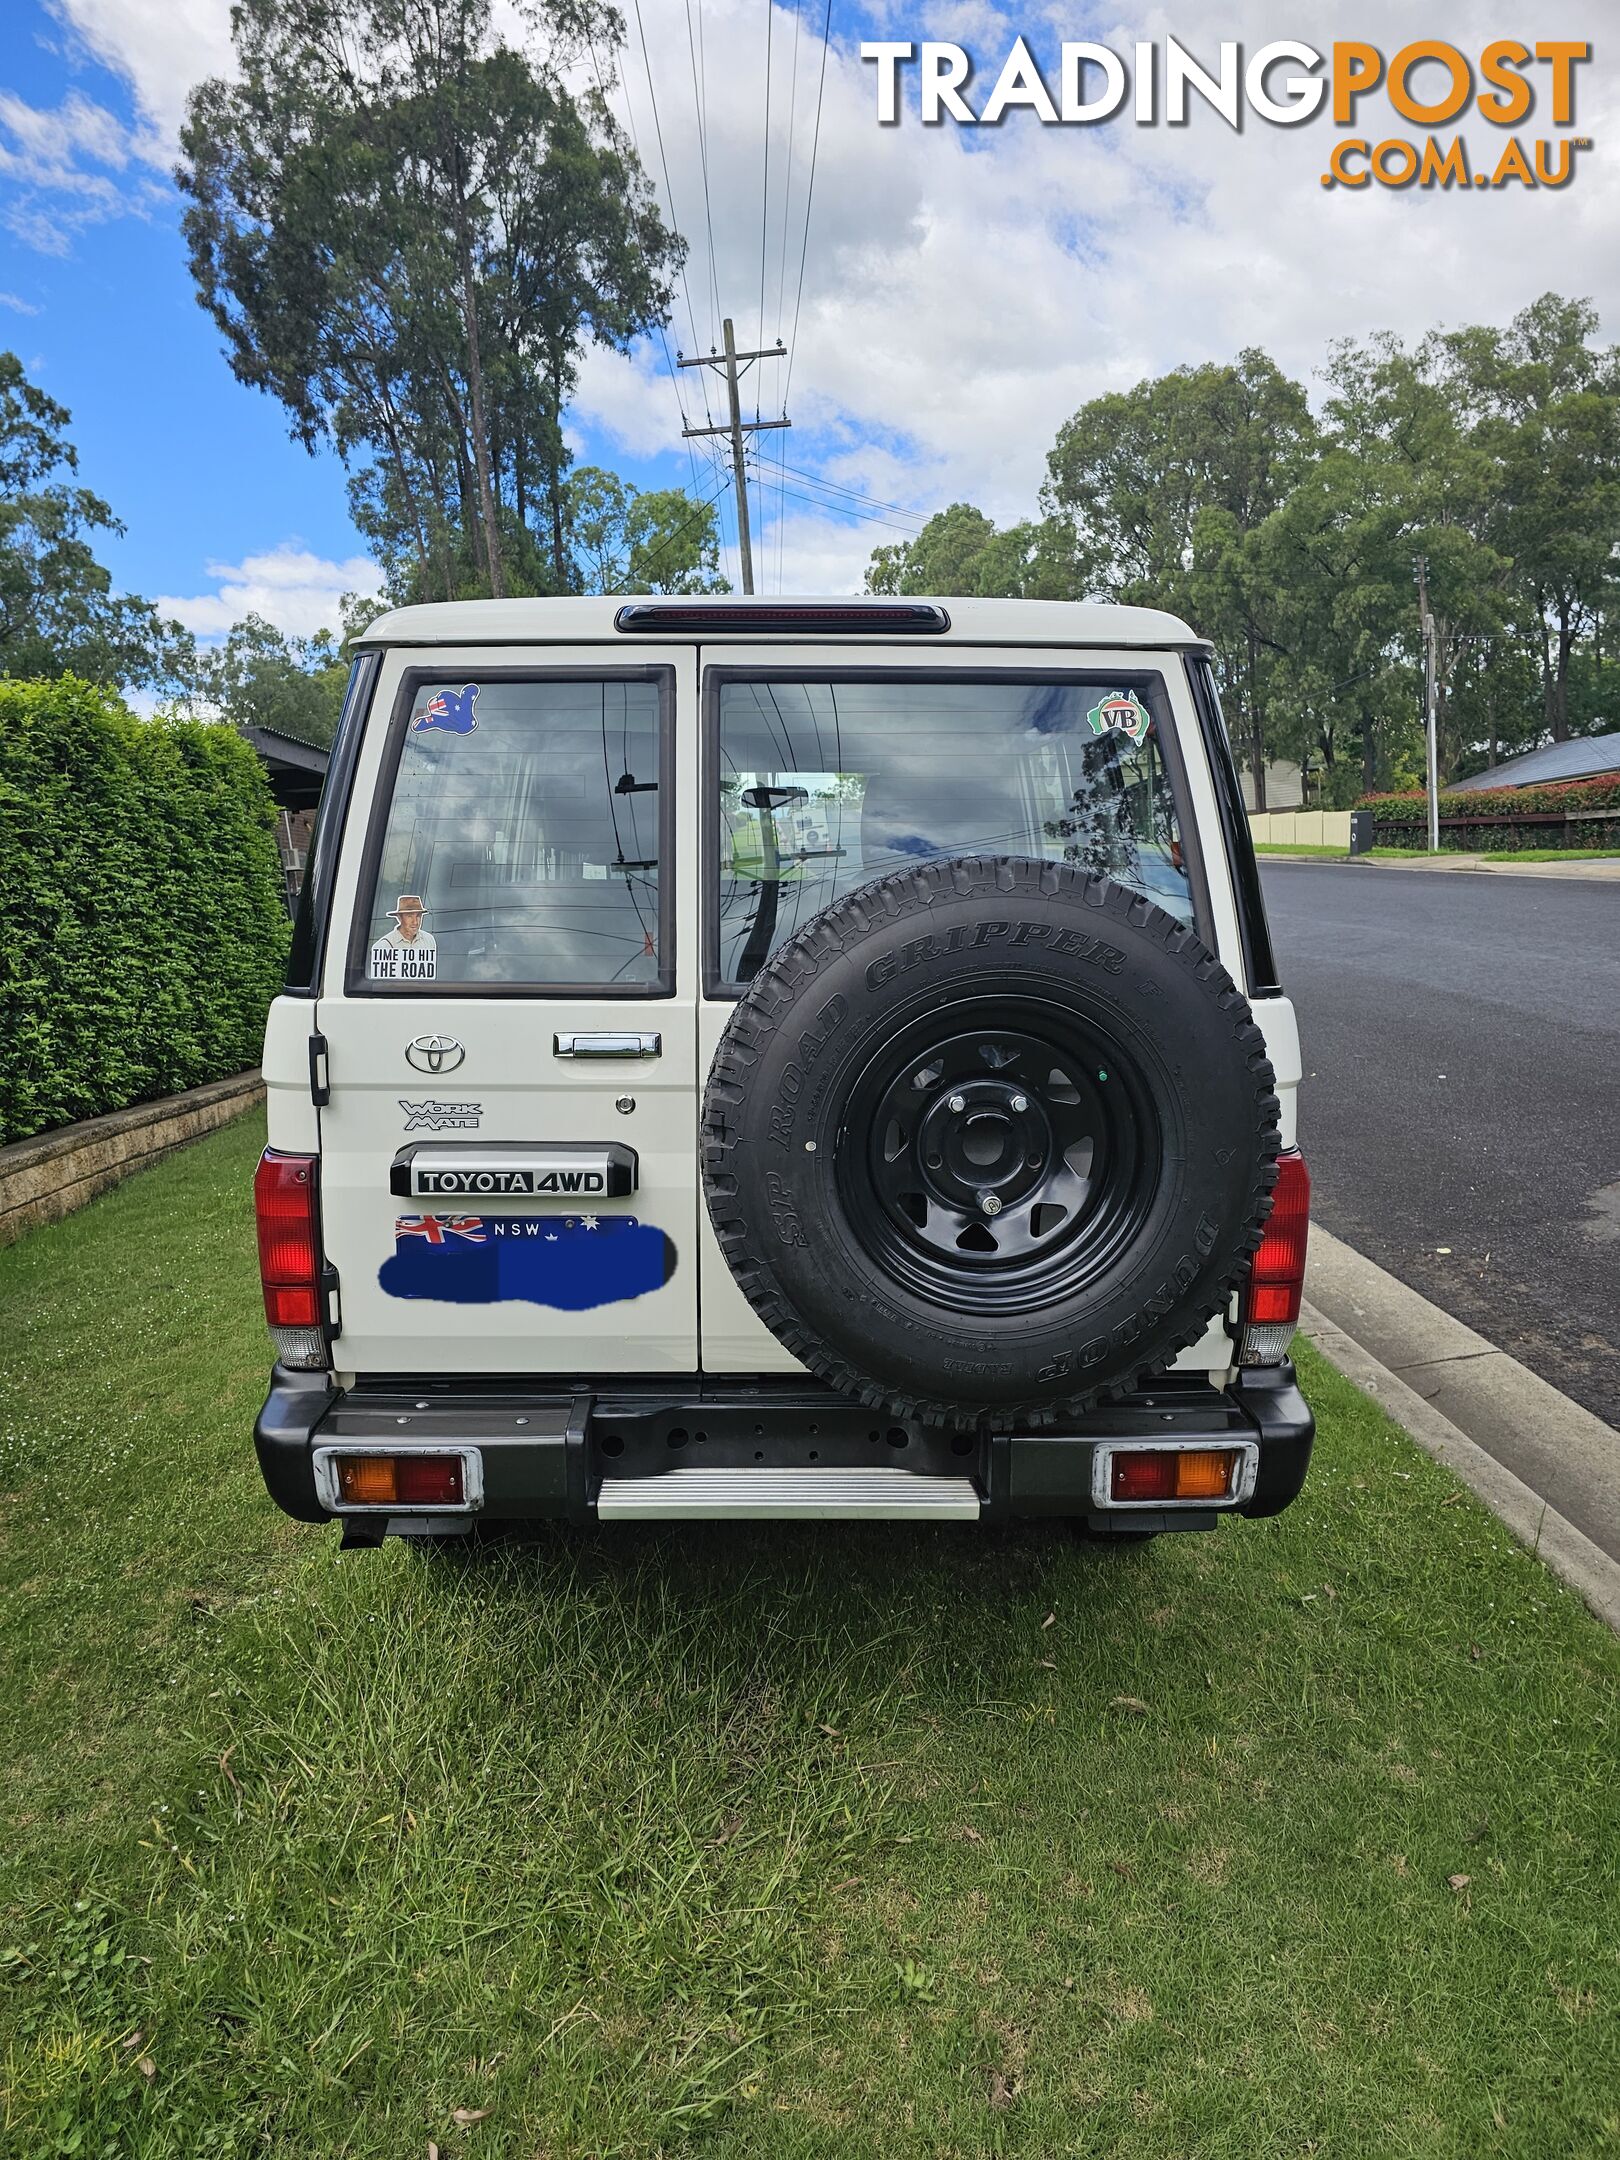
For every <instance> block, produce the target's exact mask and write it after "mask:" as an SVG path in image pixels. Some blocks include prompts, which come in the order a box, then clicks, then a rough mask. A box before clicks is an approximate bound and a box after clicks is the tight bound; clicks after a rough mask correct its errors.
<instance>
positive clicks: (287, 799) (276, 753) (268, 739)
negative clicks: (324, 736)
mask: <svg viewBox="0 0 1620 2160" xmlns="http://www.w3.org/2000/svg"><path fill="white" fill-rule="evenodd" d="M241 734H242V737H243V739H244V741H246V742H247V743H248V744H249V745H250V746H251V747H252V748H253V749H255V750H256V751H257V752H258V753H259V756H260V758H261V759H262V760H263V763H264V769H265V774H266V776H267V778H268V779H269V782H270V792H271V794H272V795H273V796H274V797H275V799H276V801H277V803H278V804H280V806H281V808H282V809H283V810H312V809H313V808H314V807H315V805H316V803H318V802H319V801H320V799H321V789H322V787H323V786H324V784H325V781H326V768H327V764H328V762H329V756H330V753H329V752H327V751H325V750H322V749H319V748H318V747H317V746H316V745H315V744H314V743H307V742H300V741H299V739H298V737H297V736H296V735H283V734H282V733H281V731H280V730H279V729H278V728H262V727H245V728H243V729H242V730H241Z"/></svg>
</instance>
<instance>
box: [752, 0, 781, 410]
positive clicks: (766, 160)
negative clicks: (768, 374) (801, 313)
mask: <svg viewBox="0 0 1620 2160" xmlns="http://www.w3.org/2000/svg"><path fill="white" fill-rule="evenodd" d="M775 22H776V0H765V135H764V147H763V155H762V158H761V163H762V165H763V167H764V170H763V171H762V173H761V175H760V184H759V342H760V343H761V345H763V344H764V342H765V256H766V251H767V240H766V230H767V226H768V223H769V220H770V214H771V32H772V29H773V28H774V26H775ZM754 418H755V419H756V420H757V419H758V418H759V377H758V376H757V375H756V376H755V377H754Z"/></svg>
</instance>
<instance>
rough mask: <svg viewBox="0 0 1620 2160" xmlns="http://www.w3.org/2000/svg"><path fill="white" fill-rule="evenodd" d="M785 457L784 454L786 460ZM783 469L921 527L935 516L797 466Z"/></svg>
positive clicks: (800, 478)
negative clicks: (885, 499)
mask: <svg viewBox="0 0 1620 2160" xmlns="http://www.w3.org/2000/svg"><path fill="white" fill-rule="evenodd" d="M785 456H786V453H785V452H784V460H785ZM783 469H784V470H785V471H787V472H790V473H792V474H793V475H794V477H795V478H796V479H799V480H811V481H814V483H815V485H816V486H817V487H824V488H832V489H835V490H836V492H837V493H838V494H840V495H853V496H854V498H855V500H856V501H857V502H863V503H869V504H870V505H871V507H872V508H873V509H874V510H898V511H899V513H900V515H901V516H902V517H914V518H915V519H916V520H917V522H918V523H919V524H920V525H926V524H927V522H928V520H929V518H930V517H931V516H932V515H933V513H932V512H931V511H928V510H913V509H911V508H910V507H909V506H908V505H907V504H905V503H897V502H885V501H884V500H883V498H882V497H881V496H879V495H863V494H862V493H861V491H860V489H859V488H851V487H845V486H844V484H843V482H842V481H840V480H828V479H824V478H823V476H822V475H821V474H820V473H810V472H805V471H803V470H802V469H801V468H800V467H799V466H797V465H788V464H786V463H785V462H784V467H783Z"/></svg>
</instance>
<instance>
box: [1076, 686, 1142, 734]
mask: <svg viewBox="0 0 1620 2160" xmlns="http://www.w3.org/2000/svg"><path fill="white" fill-rule="evenodd" d="M1086 718H1087V719H1088V720H1089V721H1090V722H1091V732H1092V734H1093V735H1128V736H1129V737H1130V739H1131V741H1132V742H1133V743H1139V742H1141V741H1143V740H1144V738H1145V737H1146V735H1147V731H1148V729H1149V728H1150V727H1151V726H1152V725H1153V716H1152V714H1151V713H1150V712H1149V711H1148V709H1147V707H1146V706H1145V705H1144V704H1143V703H1142V701H1141V699H1140V698H1139V697H1138V696H1137V695H1136V693H1135V692H1134V691H1133V690H1110V691H1109V693H1108V695H1107V696H1106V697H1104V698H1099V699H1098V700H1097V702H1096V704H1095V705H1093V706H1092V708H1091V710H1090V712H1088V713H1087V714H1086Z"/></svg>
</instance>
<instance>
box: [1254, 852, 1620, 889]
mask: <svg viewBox="0 0 1620 2160" xmlns="http://www.w3.org/2000/svg"><path fill="white" fill-rule="evenodd" d="M1260 861H1261V863H1262V865H1264V864H1266V863H1268V862H1289V863H1325V864H1327V865H1328V867H1329V868H1330V869H1343V868H1344V867H1345V866H1346V865H1353V866H1354V867H1355V868H1356V869H1358V870H1449V871H1452V872H1461V873H1464V874H1466V875H1469V876H1472V875H1473V874H1474V873H1476V872H1481V873H1483V874H1485V875H1487V876H1489V877H1528V878H1536V877H1550V878H1586V879H1589V880H1590V881H1591V882H1592V883H1594V884H1598V885H1609V884H1615V883H1620V855H1598V856H1594V858H1593V859H1592V861H1591V862H1543V863H1529V862H1517V863H1516V862H1492V861H1491V859H1490V857H1489V856H1488V855H1414V856H1413V857H1412V859H1411V861H1410V862H1396V861H1393V860H1392V859H1391V858H1390V857H1389V856H1387V855H1290V854H1289V853H1288V852H1287V850H1286V849H1282V848H1268V849H1266V851H1265V852H1264V853H1263V854H1262V855H1261V856H1260Z"/></svg>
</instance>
